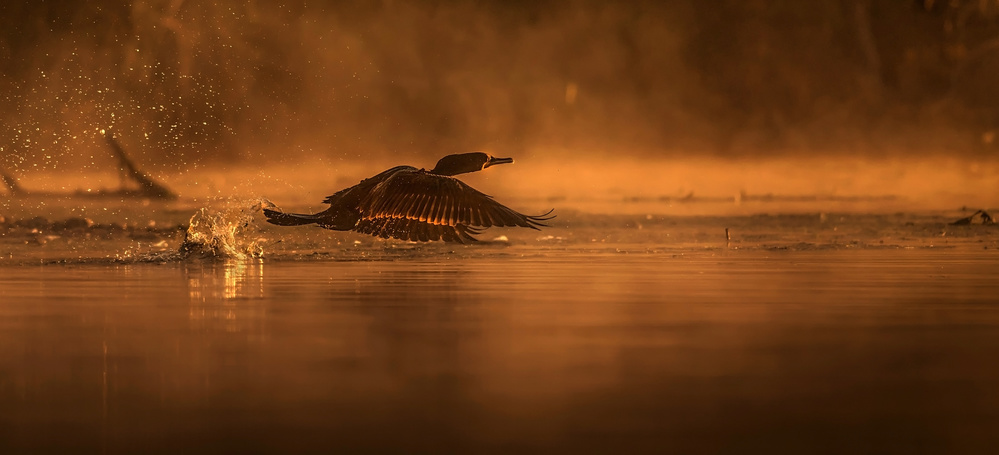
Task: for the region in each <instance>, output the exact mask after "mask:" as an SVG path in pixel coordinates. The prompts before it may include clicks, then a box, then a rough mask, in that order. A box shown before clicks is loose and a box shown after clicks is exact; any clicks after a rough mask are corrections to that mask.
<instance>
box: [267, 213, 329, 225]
mask: <svg viewBox="0 0 999 455" xmlns="http://www.w3.org/2000/svg"><path fill="white" fill-rule="evenodd" d="M264 216H266V217H267V222H268V223H271V224H276V225H278V226H301V225H303V224H312V223H315V222H317V221H319V217H317V216H316V215H305V214H301V213H284V212H279V211H277V210H271V209H264Z"/></svg>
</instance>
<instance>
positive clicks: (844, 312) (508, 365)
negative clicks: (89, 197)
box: [0, 241, 999, 453]
mask: <svg viewBox="0 0 999 455" xmlns="http://www.w3.org/2000/svg"><path fill="white" fill-rule="evenodd" d="M591 243H592V242H591ZM596 243H600V242H596ZM794 245H796V243H795V244H794ZM299 246H300V245H299ZM396 247H397V248H396V249H388V250H386V249H379V248H366V249H368V250H370V251H371V252H372V254H371V255H361V254H355V255H343V254H341V253H340V252H339V251H337V250H330V251H324V252H313V254H311V256H310V255H309V254H305V253H294V254H293V253H286V254H283V255H278V257H272V258H267V257H265V258H263V259H244V260H230V261H222V262H216V261H204V260H188V261H176V262H165V263H146V262H134V263H103V264H101V263H81V264H70V265H57V264H48V265H38V266H30V265H19V266H6V267H3V268H2V270H0V271H2V273H0V294H2V295H3V303H2V305H0V403H2V404H0V445H2V446H4V447H5V450H4V453H38V452H46V451H50V452H52V451H55V452H65V451H75V452H101V453H134V452H140V451H141V452H160V453H171V452H176V451H180V450H183V451H185V452H187V453H192V452H201V453H213V452H214V453H217V452H222V451H229V452H240V453H252V452H263V451H267V452H282V453H290V452H296V451H313V452H327V453H329V452H334V453H358V452H406V453H470V452H475V453H483V452H485V453H509V452H514V451H527V452H533V453H538V452H549V451H560V452H603V453H607V452H618V453H620V452H630V453H636V452H645V453H651V452H657V453H710V452H718V451H727V452H741V453H745V452H750V451H767V452H785V453H787V452H808V453H886V452H895V453H919V452H937V453H940V452H950V453H954V452H971V451H977V450H978V449H981V448H983V447H995V446H996V443H999V431H997V430H999V388H997V387H996V384H999V366H997V363H996V361H995V359H997V358H999V305H997V295H999V293H997V291H999V284H997V280H996V279H995V277H996V276H999V273H997V272H999V251H997V250H996V249H995V248H991V249H989V248H987V245H986V247H984V248H983V247H982V246H980V245H979V244H978V243H977V241H974V242H969V243H963V244H960V245H956V246H952V247H947V248H937V247H934V248H930V247H908V248H891V249H870V248H869V249H809V248H776V249H773V248H771V249H768V248H750V249H732V248H728V249H726V248H714V247H711V248H707V249H706V248H703V247H701V248H694V247H687V248H672V249H665V250H662V251H656V250H654V249H649V248H645V247H638V246H636V245H634V244H630V245H629V244H619V245H606V244H602V245H600V246H599V247H596V246H590V247H586V248H583V247H581V246H578V245H577V246H570V247H559V246H557V245H555V246H552V245H549V246H545V247H539V246H537V245H516V244H515V245H508V246H504V245H476V246H472V247H464V246H459V247H454V246H431V247H418V246H415V247H407V246H406V245H396ZM344 248H346V249H349V248H354V246H352V245H349V244H348V245H347V246H345V247H344ZM399 248H402V252H400V251H396V250H398V249H399ZM407 248H408V249H407ZM414 248H417V250H416V251H415V252H414V251H413V249H414ZM419 248H422V249H419Z"/></svg>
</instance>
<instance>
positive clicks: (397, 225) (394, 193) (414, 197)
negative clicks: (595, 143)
mask: <svg viewBox="0 0 999 455" xmlns="http://www.w3.org/2000/svg"><path fill="white" fill-rule="evenodd" d="M512 162H513V160H512V159H509V158H493V157H491V156H489V155H487V154H485V153H478V152H476V153H463V154H459V155H449V156H446V157H444V158H442V159H441V160H440V161H439V162H438V163H437V166H436V167H435V168H434V169H433V170H430V171H427V170H424V169H416V168H415V167H412V166H396V167H394V168H391V169H388V170H386V171H384V172H382V173H380V174H378V175H376V176H374V177H371V178H367V179H364V180H362V181H361V182H360V183H358V184H357V185H354V186H352V187H350V188H346V189H343V190H340V191H338V192H337V193H335V194H333V195H331V196H329V197H327V198H326V199H325V200H323V203H324V204H329V205H330V207H329V208H328V209H326V210H324V211H322V212H319V213H316V214H313V215H307V214H295V213H283V212H279V211H276V210H271V209H264V215H265V216H266V217H267V221H268V222H269V223H271V224H276V225H279V226H298V225H307V224H317V225H319V226H320V227H323V228H326V229H332V230H337V231H356V232H361V233H364V234H371V235H374V236H378V237H383V238H396V239H400V240H413V241H424V242H426V241H433V240H444V241H445V242H462V243H464V242H472V241H475V240H476V239H475V237H474V235H475V234H478V233H480V232H481V230H482V229H485V228H488V227H492V226H511V227H512V226H521V227H526V228H531V229H538V227H541V226H545V225H544V224H543V223H542V222H543V221H547V220H549V219H551V218H552V217H551V216H549V214H550V213H551V211H549V212H548V213H546V214H544V215H541V216H528V215H523V214H521V213H518V212H516V211H514V210H511V209H509V208H507V207H506V206H504V205H502V204H499V203H498V202H496V201H494V200H493V199H492V198H491V197H489V196H487V195H485V194H482V193H480V192H479V191H477V190H475V189H474V188H472V187H470V186H468V185H466V184H465V183H463V182H461V181H460V180H458V179H456V178H454V177H453V176H454V175H458V174H462V173H466V172H474V171H478V170H481V169H484V168H486V167H489V166H491V165H495V164H502V163H512Z"/></svg>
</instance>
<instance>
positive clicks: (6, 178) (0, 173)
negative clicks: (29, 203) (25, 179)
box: [0, 169, 23, 194]
mask: <svg viewBox="0 0 999 455" xmlns="http://www.w3.org/2000/svg"><path fill="white" fill-rule="evenodd" d="M0 180H3V183H4V185H7V191H8V192H10V194H18V193H21V192H23V190H21V186H20V185H18V184H17V179H15V178H14V176H13V175H10V174H8V173H7V172H6V171H4V170H3V169H0Z"/></svg>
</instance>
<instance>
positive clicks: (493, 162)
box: [482, 156, 513, 169]
mask: <svg viewBox="0 0 999 455" xmlns="http://www.w3.org/2000/svg"><path fill="white" fill-rule="evenodd" d="M496 164H513V158H496V157H494V156H490V157H489V161H486V164H483V165H482V169H485V168H487V167H489V166H493V165H496Z"/></svg>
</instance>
